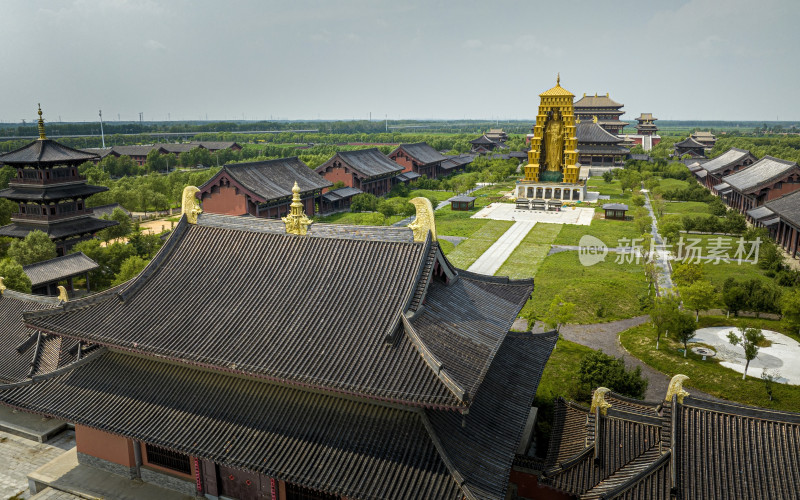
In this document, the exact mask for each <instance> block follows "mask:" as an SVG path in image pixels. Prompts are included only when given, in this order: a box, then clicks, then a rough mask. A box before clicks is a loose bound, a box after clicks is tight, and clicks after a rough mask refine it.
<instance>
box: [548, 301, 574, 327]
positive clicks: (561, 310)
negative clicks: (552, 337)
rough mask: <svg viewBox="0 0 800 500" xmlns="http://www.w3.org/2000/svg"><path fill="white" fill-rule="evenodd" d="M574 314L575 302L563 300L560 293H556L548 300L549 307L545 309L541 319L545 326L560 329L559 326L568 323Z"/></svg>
mask: <svg viewBox="0 0 800 500" xmlns="http://www.w3.org/2000/svg"><path fill="white" fill-rule="evenodd" d="M574 315H575V304H574V303H572V302H564V299H562V298H561V295H556V296H555V297H553V300H552V301H551V302H550V307H549V308H548V309H547V314H545V316H544V318H543V321H544V323H545V325H547V328H550V329H551V330H555V331H556V332H560V331H561V326H562V325H564V324H565V323H568V322H569V321H570V320H571V319H572V317H573V316H574Z"/></svg>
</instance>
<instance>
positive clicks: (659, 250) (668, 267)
mask: <svg viewBox="0 0 800 500" xmlns="http://www.w3.org/2000/svg"><path fill="white" fill-rule="evenodd" d="M642 193H643V194H644V206H645V208H647V211H648V212H650V217H651V218H652V219H653V223H652V226H651V228H650V232H651V233H652V234H653V244H654V253H655V255H654V256H653V258H654V259H655V263H656V266H657V267H658V270H659V273H658V291H659V295H664V294H669V293H672V292H673V290H675V285H673V284H672V264H670V259H671V254H670V251H669V250H668V248H667V247H666V246H665V245H664V239H663V238H662V237H661V235H660V234H658V221H657V219H656V214H655V213H654V212H653V206H652V205H651V204H650V193H648V192H647V191H646V190H643V191H642ZM675 291H677V290H675Z"/></svg>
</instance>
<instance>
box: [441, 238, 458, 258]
mask: <svg viewBox="0 0 800 500" xmlns="http://www.w3.org/2000/svg"><path fill="white" fill-rule="evenodd" d="M455 247H456V246H455V245H453V244H452V243H450V242H449V241H447V240H439V248H441V249H442V253H443V254H445V255H447V254H449V253H450V252H452V251H453V249H454V248H455Z"/></svg>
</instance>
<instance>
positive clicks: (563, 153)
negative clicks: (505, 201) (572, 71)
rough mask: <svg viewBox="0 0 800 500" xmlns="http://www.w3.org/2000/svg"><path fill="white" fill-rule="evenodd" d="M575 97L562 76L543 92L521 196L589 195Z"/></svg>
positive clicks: (567, 197) (566, 197)
mask: <svg viewBox="0 0 800 500" xmlns="http://www.w3.org/2000/svg"><path fill="white" fill-rule="evenodd" d="M574 97H575V96H574V95H573V94H572V93H571V92H569V91H568V90H566V89H564V88H563V87H561V77H560V76H559V77H558V78H557V79H556V86H555V87H553V88H552V89H550V90H548V91H546V92H543V93H541V94H539V98H540V100H541V102H540V104H539V113H538V114H537V115H536V124H535V125H534V127H533V137H532V138H531V149H530V151H528V165H526V166H525V177H524V178H523V179H522V180H520V181H517V198H518V199H521V200H525V199H540V200H541V199H543V200H572V201H578V200H583V198H584V197H585V195H586V186H585V185H584V184H583V183H582V182H580V181H579V180H578V173H579V172H580V167H579V166H578V165H577V160H578V151H577V149H578V138H577V135H576V129H575V113H574V109H573V104H572V101H573V99H574Z"/></svg>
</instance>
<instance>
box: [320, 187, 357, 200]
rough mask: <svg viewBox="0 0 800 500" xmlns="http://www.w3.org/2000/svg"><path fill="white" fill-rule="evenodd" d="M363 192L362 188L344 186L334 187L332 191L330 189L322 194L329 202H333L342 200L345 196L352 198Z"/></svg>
mask: <svg viewBox="0 0 800 500" xmlns="http://www.w3.org/2000/svg"><path fill="white" fill-rule="evenodd" d="M363 192H364V191H362V190H360V189H358V188H354V187H343V188H339V189H333V190H331V191H328V192H327V193H325V194H323V195H322V199H323V200H325V201H327V202H330V203H332V202H334V201H338V200H341V199H344V198H352V197H353V196H355V195H357V194H361V193H363Z"/></svg>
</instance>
